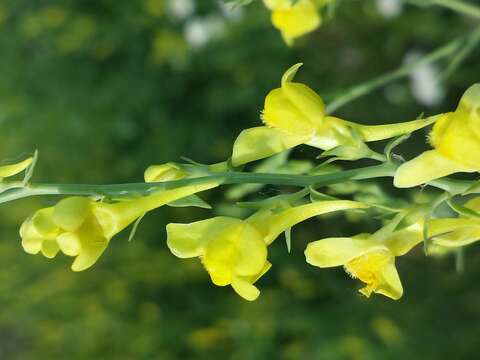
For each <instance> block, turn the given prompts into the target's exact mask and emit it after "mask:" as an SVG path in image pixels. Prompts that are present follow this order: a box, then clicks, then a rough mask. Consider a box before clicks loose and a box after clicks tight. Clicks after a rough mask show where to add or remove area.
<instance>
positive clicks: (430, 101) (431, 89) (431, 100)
mask: <svg viewBox="0 0 480 360" xmlns="http://www.w3.org/2000/svg"><path fill="white" fill-rule="evenodd" d="M422 56H423V53H422V52H420V51H416V50H413V51H410V52H408V53H407V55H406V56H405V62H406V63H411V62H414V61H417V60H418V59H419V58H420V57H422ZM410 88H411V90H412V93H413V96H414V97H415V99H416V100H417V101H418V102H419V103H420V104H422V105H425V106H435V105H437V104H438V103H440V102H441V101H442V100H443V99H444V97H445V88H444V87H443V85H442V84H441V83H440V77H439V71H438V68H437V67H436V66H435V65H433V64H422V65H419V66H417V67H416V68H415V69H413V71H412V72H411V73H410Z"/></svg>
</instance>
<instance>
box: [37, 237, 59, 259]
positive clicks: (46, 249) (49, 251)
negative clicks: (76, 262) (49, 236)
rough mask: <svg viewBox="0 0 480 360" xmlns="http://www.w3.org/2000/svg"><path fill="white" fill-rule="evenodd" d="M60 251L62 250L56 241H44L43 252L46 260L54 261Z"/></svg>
mask: <svg viewBox="0 0 480 360" xmlns="http://www.w3.org/2000/svg"><path fill="white" fill-rule="evenodd" d="M59 250H60V248H59V247H58V244H57V241H56V240H44V241H42V248H41V252H42V254H43V256H45V257H46V258H49V259H53V258H54V257H55V256H56V255H57V254H58V251H59Z"/></svg>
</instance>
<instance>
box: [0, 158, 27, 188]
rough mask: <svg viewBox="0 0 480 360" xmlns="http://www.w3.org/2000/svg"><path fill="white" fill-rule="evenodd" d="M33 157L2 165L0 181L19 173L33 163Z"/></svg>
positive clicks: (0, 167)
mask: <svg viewBox="0 0 480 360" xmlns="http://www.w3.org/2000/svg"><path fill="white" fill-rule="evenodd" d="M32 161H33V158H32V157H28V158H26V159H25V160H22V161H20V162H18V163H15V164H11V165H3V166H0V182H1V181H2V180H3V179H4V178H7V177H10V176H14V175H17V174H19V173H21V172H22V171H23V170H25V169H26V168H28V167H29V166H30V165H31V164H32Z"/></svg>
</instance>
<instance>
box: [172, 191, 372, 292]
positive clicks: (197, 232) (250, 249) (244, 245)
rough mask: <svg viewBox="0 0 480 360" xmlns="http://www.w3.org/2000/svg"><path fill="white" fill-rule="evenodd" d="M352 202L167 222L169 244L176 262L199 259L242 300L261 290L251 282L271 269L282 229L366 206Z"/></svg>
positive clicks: (328, 202)
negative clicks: (273, 246)
mask: <svg viewBox="0 0 480 360" xmlns="http://www.w3.org/2000/svg"><path fill="white" fill-rule="evenodd" d="M365 207H366V205H364V204H361V203H358V202H354V201H346V200H345V201H343V200H339V201H324V202H316V203H311V204H307V205H301V206H297V207H290V208H286V209H284V210H280V211H279V210H277V209H275V208H272V207H270V208H264V209H261V210H259V211H258V212H256V213H255V214H253V215H252V216H250V217H249V218H247V219H246V220H240V219H235V218H230V217H224V216H220V217H214V218H211V219H207V220H202V221H197V222H194V223H191V224H168V225H167V244H168V247H169V248H170V250H171V251H172V253H173V254H174V255H175V256H177V257H179V258H193V257H200V258H201V259H202V262H203V265H204V266H205V269H206V270H207V271H208V273H209V275H210V278H211V279H212V282H213V283H214V284H215V285H218V286H226V285H231V286H232V287H233V289H234V290H235V291H236V292H237V293H238V294H239V295H240V296H241V297H243V298H244V299H246V300H250V301H252V300H255V299H256V298H257V297H258V296H259V294H260V291H259V290H258V288H257V287H256V286H254V285H253V284H254V283H255V282H256V281H257V280H258V279H259V278H260V277H261V276H262V275H263V274H264V273H265V272H267V271H268V269H269V268H270V266H271V264H270V263H269V262H268V260H267V246H268V245H270V244H271V243H272V242H273V241H274V240H275V239H276V238H277V237H278V235H280V234H281V233H282V232H283V231H285V230H286V229H288V228H290V227H292V226H294V225H295V224H297V223H299V222H301V221H304V220H306V219H308V218H310V217H313V216H316V215H321V214H325V213H328V212H333V211H339V210H346V209H355V208H365Z"/></svg>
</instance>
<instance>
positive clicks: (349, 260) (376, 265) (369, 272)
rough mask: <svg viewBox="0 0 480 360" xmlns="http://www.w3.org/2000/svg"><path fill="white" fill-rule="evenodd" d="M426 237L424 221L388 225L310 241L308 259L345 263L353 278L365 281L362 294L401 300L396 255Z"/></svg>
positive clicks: (326, 263) (313, 262)
mask: <svg viewBox="0 0 480 360" xmlns="http://www.w3.org/2000/svg"><path fill="white" fill-rule="evenodd" d="M422 240H423V224H422V223H421V222H417V223H414V224H412V225H410V226H408V227H406V228H404V229H401V230H398V231H391V230H390V229H388V225H387V226H385V227H384V228H382V229H380V230H379V231H377V232H376V233H374V234H360V235H357V236H354V237H344V238H327V239H323V240H318V241H314V242H311V243H310V244H308V246H307V249H306V250H305V257H306V259H307V262H308V263H309V264H311V265H314V266H318V267H321V268H327V267H334V266H343V267H344V268H345V271H346V272H347V273H348V274H349V275H350V276H352V277H353V278H358V279H359V280H360V281H362V282H364V283H365V287H363V288H362V289H360V290H359V291H360V293H362V294H363V295H365V296H366V297H369V296H370V295H371V294H372V292H374V293H378V294H382V295H385V296H387V297H389V298H391V299H394V300H398V299H399V298H400V297H401V296H402V294H403V288H402V283H401V282H400V277H399V275H398V272H397V269H396V267H395V257H397V256H401V255H404V254H406V253H407V252H408V251H410V250H411V249H412V248H413V247H414V246H415V245H417V244H418V243H420V242H421V241H422Z"/></svg>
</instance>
